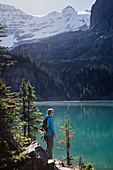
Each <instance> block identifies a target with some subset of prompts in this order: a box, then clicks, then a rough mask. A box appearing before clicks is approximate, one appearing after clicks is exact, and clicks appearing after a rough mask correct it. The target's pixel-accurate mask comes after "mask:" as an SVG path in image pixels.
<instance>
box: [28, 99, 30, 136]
mask: <svg viewBox="0 0 113 170" xmlns="http://www.w3.org/2000/svg"><path fill="white" fill-rule="evenodd" d="M29 110H30V102H29V101H28V137H30V111H29Z"/></svg>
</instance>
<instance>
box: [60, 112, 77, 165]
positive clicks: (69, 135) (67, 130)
mask: <svg viewBox="0 0 113 170" xmlns="http://www.w3.org/2000/svg"><path fill="white" fill-rule="evenodd" d="M70 123H71V120H70V116H69V115H67V120H65V121H64V126H61V130H60V131H61V133H62V134H63V135H65V139H64V140H60V141H58V143H60V144H66V160H67V165H71V160H72V159H73V158H72V156H70V143H71V140H72V139H74V133H75V131H73V130H72V129H71V126H70ZM77 158H78V157H77ZM77 158H74V159H77Z"/></svg>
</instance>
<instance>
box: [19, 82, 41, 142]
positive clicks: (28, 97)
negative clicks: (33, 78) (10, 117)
mask: <svg viewBox="0 0 113 170" xmlns="http://www.w3.org/2000/svg"><path fill="white" fill-rule="evenodd" d="M33 89H34V87H32V86H31V84H30V82H29V81H28V82H27V84H26V82H25V80H24V79H22V84H21V86H20V91H19V95H20V100H21V102H22V106H21V110H22V111H21V113H20V116H21V122H20V124H21V125H22V126H23V132H24V133H23V134H24V137H30V138H32V140H33V139H35V136H36V135H35V133H36V132H37V130H38V125H40V124H41V122H42V120H41V119H42V117H41V115H42V113H41V112H39V109H38V108H37V106H36V105H35V104H34V101H35V99H36V96H35V94H34V93H35V91H34V90H33ZM22 121H23V123H22Z"/></svg>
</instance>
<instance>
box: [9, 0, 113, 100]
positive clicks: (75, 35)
mask: <svg viewBox="0 0 113 170" xmlns="http://www.w3.org/2000/svg"><path fill="white" fill-rule="evenodd" d="M101 1H103V2H104V5H103V3H101ZM101 1H99V0H97V1H96V3H95V4H94V5H93V7H92V10H91V23H90V28H89V29H88V30H86V31H80V30H78V31H70V32H65V33H62V34H58V35H54V36H51V37H47V38H45V39H42V40H40V41H39V42H35V43H31V44H23V45H19V46H17V47H15V48H14V49H13V50H12V51H11V55H12V54H13V53H15V54H16V53H17V54H22V53H23V54H26V55H28V56H29V57H31V58H32V60H33V61H34V60H36V61H37V62H40V65H41V67H42V65H43V66H45V67H46V69H48V70H49V71H51V72H53V75H54V79H55V80H56V82H57V81H59V82H60V83H61V84H62V87H63V88H59V85H58V86H57V87H58V89H60V92H62V90H63V89H64V91H65V92H66V93H65V92H64V94H63V95H61V96H63V97H64V99H68V100H78V99H81V100H97V99H99V100H102V99H106V100H108V99H113V27H112V23H111V20H112V17H113V16H112V11H111V10H110V11H111V12H110V13H108V16H106V17H102V15H103V14H106V15H107V12H108V11H109V9H111V7H109V6H110V5H112V4H111V0H109V1H104V0H101ZM103 6H106V8H103ZM96 13H98V16H101V17H99V18H98V17H96ZM100 18H101V19H100ZM107 18H109V24H108V19H107ZM99 20H100V21H99ZM99 22H101V24H99ZM96 23H98V24H96ZM105 23H106V24H105ZM25 64H26V63H25V62H24V63H23V67H24V65H25ZM19 67H20V66H19ZM28 68H30V65H29V66H28ZM9 72H10V71H8V73H9ZM29 72H30V71H26V75H25V77H29V75H30V73H29ZM22 73H23V71H22ZM35 73H36V72H35V71H33V72H32V75H31V76H30V78H31V77H33V76H34V74H35ZM14 74H15V70H14V71H12V73H11V75H10V76H11V77H13V75H14ZM17 75H18V78H17V79H18V82H19V81H20V77H19V76H20V75H19V74H18V73H16V76H17ZM36 75H38V72H37V73H36ZM21 77H22V76H21ZM10 80H11V79H10ZM7 81H8V80H7ZM34 82H35V81H34ZM37 82H38V81H37ZM50 82H51V81H50ZM60 83H59V84H60ZM36 84H37V83H36ZM36 84H35V85H34V86H35V87H36ZM43 85H44V86H42V85H41V87H42V89H43V88H44V87H46V82H45V83H44V84H43ZM42 91H43V90H42ZM45 92H48V88H46V90H45ZM50 92H51V91H50ZM55 93H57V92H56V91H55ZM45 94H46V93H45ZM57 96H58V95H57ZM46 97H47V96H46ZM53 98H54V99H56V97H55V94H53ZM44 99H45V98H44ZM46 99H47V98H46ZM46 99H45V100H46ZM49 99H50V98H49ZM49 99H48V100H49Z"/></svg>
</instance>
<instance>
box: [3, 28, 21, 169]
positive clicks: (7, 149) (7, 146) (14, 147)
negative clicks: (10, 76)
mask: <svg viewBox="0 0 113 170" xmlns="http://www.w3.org/2000/svg"><path fill="white" fill-rule="evenodd" d="M4 28H5V27H3V26H2V25H0V33H4ZM0 37H4V35H0ZM0 41H1V40H0ZM5 49H6V48H5V47H0V75H1V76H0V169H11V168H12V169H13V163H14V162H13V152H15V153H19V152H20V151H21V147H20V144H19V143H18V142H17V141H16V140H15V138H14V133H13V131H12V122H13V119H14V117H15V113H14V109H15V106H16V104H15V99H14V96H13V94H11V93H10V90H9V87H7V86H6V84H5V80H4V78H3V77H2V68H3V66H6V65H8V66H9V65H11V64H14V63H13V62H12V61H11V60H9V59H11V57H10V56H8V55H5V54H4V51H5Z"/></svg>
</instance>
